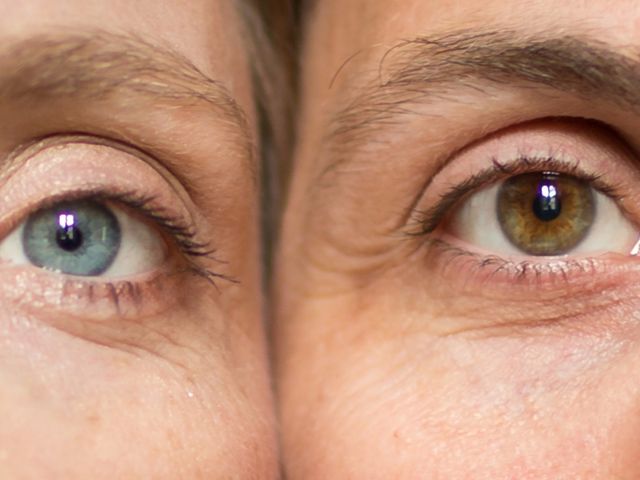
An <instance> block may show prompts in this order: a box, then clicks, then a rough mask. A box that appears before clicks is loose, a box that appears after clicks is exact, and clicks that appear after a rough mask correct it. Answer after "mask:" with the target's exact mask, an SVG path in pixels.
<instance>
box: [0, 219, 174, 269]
mask: <svg viewBox="0 0 640 480" xmlns="http://www.w3.org/2000/svg"><path fill="white" fill-rule="evenodd" d="M109 208H110V209H111V211H112V212H113V214H114V215H115V216H116V218H117V219H118V223H119V224H120V234H121V237H120V247H119V250H118V253H117V254H116V257H115V258H114V260H113V263H112V264H111V266H109V268H108V269H107V271H106V272H104V273H103V274H102V275H100V276H102V277H126V276H130V275H136V274H140V273H145V272H150V271H152V270H154V269H155V268H158V267H159V266H160V265H161V264H162V262H163V261H164V259H165V257H166V255H167V247H166V244H165V243H164V241H163V240H162V238H161V237H160V234H159V233H158V232H156V231H154V230H153V228H151V227H150V226H148V225H146V224H145V223H144V222H141V221H140V220H136V219H134V218H133V217H132V216H131V215H128V214H127V213H125V212H123V211H122V210H120V209H119V208H113V207H109ZM25 223H26V222H22V223H21V224H20V225H19V226H18V227H17V228H15V229H14V230H13V231H12V232H11V233H10V234H9V235H7V236H6V237H5V239H4V240H2V241H0V261H2V262H10V263H12V264H14V265H29V264H31V262H30V260H29V259H28V258H27V256H26V255H25V253H24V248H23V245H22V232H23V230H24V226H25Z"/></svg>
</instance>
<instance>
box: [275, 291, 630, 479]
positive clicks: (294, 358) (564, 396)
mask: <svg viewBox="0 0 640 480" xmlns="http://www.w3.org/2000/svg"><path fill="white" fill-rule="evenodd" d="M307 305H308V307H307V308H305V309H304V311H301V312H300V314H301V315H307V316H306V319H307V320H309V323H308V324H307V325H306V328H300V329H296V331H295V332H294V333H292V336H293V337H295V338H296V342H295V344H294V342H293V341H292V342H289V343H288V346H289V347H290V350H289V351H290V352H292V354H291V355H290V356H289V357H288V359H287V361H286V363H285V364H284V368H282V372H284V374H283V375H282V376H281V378H282V381H281V384H280V394H281V411H282V412H284V417H283V431H285V432H286V435H285V440H284V441H285V443H284V451H285V452H286V462H287V465H288V466H289V468H290V470H289V474H290V476H291V478H318V479H319V478H327V477H332V478H367V479H378V478H379V479H384V478H409V479H413V478H416V479H417V478H425V476H427V477H428V478H468V475H469V473H470V470H469V466H470V465H473V472H474V473H473V478H479V479H485V478H486V479H493V478H526V479H529V478H530V479H541V478H542V479H546V478H548V479H565V478H566V479H570V478H614V477H612V476H613V475H615V474H618V475H623V476H622V477H621V478H635V476H637V475H640V470H638V467H637V465H636V463H635V460H634V459H637V458H638V455H640V449H639V448H638V447H637V445H638V442H637V441H638V439H639V435H638V433H637V432H639V431H640V421H638V420H637V418H638V416H637V411H638V408H639V407H640V402H639V401H638V398H639V393H640V392H639V391H638V390H639V387H638V386H637V382H634V381H631V380H630V379H634V378H636V377H637V375H638V374H640V367H639V366H638V365H640V363H638V360H639V357H640V352H638V351H637V349H634V348H633V338H632V337H631V338H627V339H622V338H618V337H616V338H607V337H606V336H605V335H603V336H595V335H575V336H573V337H571V338H567V336H566V335H564V334H562V333H561V331H560V330H558V331H557V332H555V333H545V334H539V335H537V334H535V333H531V332H530V334H528V335H521V334H519V333H513V334H512V335H510V336H505V335H501V336H495V337H492V336H486V335H484V334H481V335H475V334H463V335H452V336H446V337H434V336H433V335H425V334H422V335H420V334H416V333H412V334H410V335H405V336H403V335H402V334H401V333H398V334H397V335H396V336H395V337H390V336H385V335H379V336H378V335H375V334H369V333H368V332H367V328H366V326H365V325H364V324H365V323H366V324H367V325H379V324H381V323H384V320H383V319H380V318H376V313H375V312H366V313H364V314H362V315H360V316H359V317H355V316H351V315H348V316H345V315H344V312H345V311H346V309H345V308H344V304H342V305H340V306H338V304H337V302H331V301H328V300H323V301H318V302H309V303H308V304H307ZM636 306H637V305H636ZM394 307H395V306H394ZM392 308H393V307H391V308H390V309H392ZM383 310H384V309H383ZM318 311H322V312H323V319H320V318H317V316H315V315H314V312H318ZM378 315H381V316H383V315H384V316H386V318H391V317H389V312H388V311H385V312H379V313H378ZM604 315H607V314H604ZM609 315H610V314H609ZM328 318H331V319H334V321H335V322H336V323H333V321H332V322H330V323H331V325H326V326H325V327H324V328H314V329H311V331H310V327H309V325H318V324H321V321H324V322H325V323H328V322H327V320H326V319H328ZM423 320H424V321H425V322H428V321H429V320H430V319H426V318H425V319H423ZM593 320H594V321H597V320H598V319H596V318H594V319H593ZM394 321H395V322H398V319H397V316H396V319H395V320H394ZM439 321H440V319H439ZM441 321H447V319H446V318H442V319H441ZM602 321H604V322H606V323H608V322H611V321H618V322H623V321H624V319H620V318H617V319H616V318H602ZM338 324H339V325H340V326H341V327H340V329H339V332H340V333H336V330H338V327H337V325H338ZM400 324H401V322H400ZM332 329H335V330H333V331H332ZM637 335H638V332H637V331H636V332H635V336H637ZM383 337H385V338H384V339H383ZM294 345H295V346H294ZM326 352H331V355H327V353H326ZM614 392H615V393H614ZM612 393H614V394H612ZM311 412H312V413H311ZM309 439H314V441H313V442H311V443H310V441H309ZM336 451H340V452H342V453H341V454H340V455H339V456H336V455H335V454H334V452H336Z"/></svg>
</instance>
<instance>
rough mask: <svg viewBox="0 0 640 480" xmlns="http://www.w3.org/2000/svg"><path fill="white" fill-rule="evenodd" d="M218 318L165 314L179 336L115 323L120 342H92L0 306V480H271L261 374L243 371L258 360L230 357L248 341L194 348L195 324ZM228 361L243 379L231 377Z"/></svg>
mask: <svg viewBox="0 0 640 480" xmlns="http://www.w3.org/2000/svg"><path fill="white" fill-rule="evenodd" d="M205 303H206V302H205ZM205 308H206V310H207V312H206V313H205V312H204V310H205ZM214 311H215V307H214V306H213V305H211V304H208V305H203V306H202V310H201V311H198V310H197V309H192V310H191V312H192V313H191V314H186V313H185V312H180V311H175V310H174V311H172V316H171V319H170V322H171V323H173V322H175V323H176V324H177V325H181V326H182V328H181V331H180V332H172V331H171V330H169V329H168V327H167V324H166V320H167V319H166V318H164V317H163V318H159V317H149V318H148V319H147V320H148V321H149V322H150V323H149V324H148V325H145V326H143V327H140V326H139V325H138V327H137V329H136V327H135V326H131V325H129V326H127V325H120V326H119V328H120V329H121V330H123V331H125V330H126V332H127V333H126V334H122V337H126V338H123V339H122V340H123V341H121V342H119V343H108V342H107V341H106V340H104V341H103V342H102V343H99V342H97V340H96V341H95V342H91V341H87V340H86V339H84V338H79V337H76V336H73V335H70V334H69V333H67V332H65V331H62V330H58V329H56V328H54V327H52V326H50V325H48V324H47V323H46V322H42V319H41V318H36V317H33V316H31V315H28V314H26V315H25V314H24V313H21V312H20V311H19V310H15V309H12V308H6V309H5V310H4V311H3V312H2V314H0V325H1V326H2V327H1V328H0V346H1V347H2V348H1V349H2V352H3V353H2V357H3V358H2V368H0V411H3V412H11V414H10V415H6V416H5V417H4V420H3V423H2V429H0V446H1V447H0V458H1V459H2V461H1V462H0V477H2V478H16V475H17V474H18V473H19V475H20V476H21V478H22V476H27V477H29V478H87V477H91V478H97V479H100V478H105V479H106V478H275V476H276V473H275V472H276V469H277V465H276V461H275V458H276V452H275V447H274V445H275V439H274V438H273V430H272V428H273V425H272V422H271V416H270V411H269V409H268V405H269V404H270V398H269V394H268V391H267V389H266V385H264V377H265V375H266V373H265V372H264V371H262V369H261V368H253V369H247V368H246V366H247V365H261V362H263V358H262V356H261V355H260V354H245V355H242V358H235V359H232V358H230V357H231V355H230V354H229V351H227V349H233V350H234V351H235V352H249V351H251V350H252V348H253V349H255V344H254V342H253V341H252V340H251V339H249V338H247V337H246V336H244V335H243V334H242V332H240V331H238V330H237V329H235V328H232V329H230V330H229V332H228V334H229V335H233V336H234V339H233V345H226V346H224V347H223V346H222V344H221V342H220V335H219V333H220V332H219V331H218V332H214V331H212V329H210V330H211V331H206V330H203V329H202V328H199V329H198V330H197V333H198V334H199V337H200V338H201V342H198V343H196V342H194V341H193V338H194V335H195V334H196V331H195V329H194V328H193V327H194V325H198V324H199V325H201V324H202V323H203V322H210V321H211V315H212V312H214ZM151 325H153V326H151ZM85 327H86V328H88V329H93V328H94V327H93V326H88V325H85ZM77 328H79V327H77ZM189 330H194V331H189ZM94 334H95V331H94ZM125 340H128V341H125ZM236 356H238V355H237V353H236ZM78 359H82V361H79V360H78ZM235 362H239V363H241V364H242V365H243V366H244V367H245V370H246V371H244V372H243V373H242V374H236V373H235V372H237V371H238V365H236V364H235ZM247 385H251V386H252V387H251V388H247ZM240 392H243V393H242V394H241V393H240ZM72 448H81V449H82V455H80V456H78V455H72V454H71V453H70V449H72ZM150 452H152V453H153V457H154V458H156V459H157V461H153V462H150V461H148V455H149V453H150ZM145 458H146V459H147V460H143V459H145ZM160 460H161V461H160ZM89 472H90V473H89Z"/></svg>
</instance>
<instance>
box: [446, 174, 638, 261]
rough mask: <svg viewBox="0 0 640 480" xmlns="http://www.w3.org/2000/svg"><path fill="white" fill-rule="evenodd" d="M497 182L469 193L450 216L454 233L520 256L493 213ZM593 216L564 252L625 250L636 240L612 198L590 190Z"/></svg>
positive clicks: (489, 248)
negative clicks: (578, 238)
mask: <svg viewBox="0 0 640 480" xmlns="http://www.w3.org/2000/svg"><path fill="white" fill-rule="evenodd" d="M500 186H501V184H496V185H492V186H491V187H488V188H486V189H483V190H480V191H479V192H477V193H474V194H473V195H471V196H470V197H469V198H468V199H467V200H466V201H465V202H464V204H463V205H462V207H461V208H460V209H459V210H458V212H457V214H456V216H455V217H454V218H453V219H452V229H453V233H454V234H455V236H457V237H458V238H460V240H463V241H464V242H467V243H470V244H472V245H475V246H477V247H479V248H481V249H483V250H487V251H490V252H494V253H496V254H498V255H504V256H520V257H521V256H524V255H527V254H526V252H523V251H521V250H520V249H518V248H517V247H516V246H515V245H513V244H512V243H511V241H510V240H509V239H508V238H507V237H506V235H505V234H504V232H503V231H502V227H501V226H500V222H499V221H498V215H497V203H498V192H499V189H500ZM593 194H594V200H595V216H594V221H593V224H592V225H591V228H590V229H589V231H588V232H587V235H586V237H585V238H584V239H583V240H582V241H581V242H580V243H579V244H578V245H577V246H576V247H575V248H574V249H573V250H571V251H569V252H566V254H567V255H569V254H571V255H575V254H585V253H590V254H595V253H605V252H615V253H622V254H629V253H631V250H632V249H633V247H634V245H635V243H636V242H637V241H638V235H639V233H638V230H637V228H636V227H634V226H633V224H632V223H631V222H630V221H629V220H627V218H625V216H624V215H623V214H622V211H621V210H620V208H619V207H618V206H617V205H616V203H615V201H614V200H612V199H611V198H610V197H608V196H607V195H604V194H603V193H600V192H598V191H597V190H594V191H593Z"/></svg>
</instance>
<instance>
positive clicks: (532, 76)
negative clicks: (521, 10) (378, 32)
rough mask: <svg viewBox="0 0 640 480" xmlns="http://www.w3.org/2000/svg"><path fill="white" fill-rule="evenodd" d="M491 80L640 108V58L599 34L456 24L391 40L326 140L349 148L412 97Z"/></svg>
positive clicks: (415, 100) (451, 92)
mask: <svg viewBox="0 0 640 480" xmlns="http://www.w3.org/2000/svg"><path fill="white" fill-rule="evenodd" d="M488 84H493V85H501V84H502V85H508V86H510V87H512V88H517V87H519V86H523V87H526V88H531V87H532V86H534V87H535V86H536V85H538V86H541V87H545V88H547V89H553V90H556V91H561V92H566V93H569V94H572V95H576V96H578V97H582V98H584V99H586V100H587V101H589V100H591V99H593V98H598V99H601V100H605V101H608V102H611V103H612V104H614V105H617V106H618V107H620V108H623V109H626V110H634V111H639V110H640V88H638V85H640V62H639V61H638V59H636V58H631V57H629V56H626V55H623V54H621V53H619V52H618V51H617V49H615V50H614V48H613V47H612V46H608V45H607V44H606V43H604V42H600V41H597V40H594V39H591V38H582V37H576V36H561V37H557V36H555V37H554V36H553V34H552V33H548V34H546V35H545V34H538V35H537V36H525V35H523V34H522V33H519V32H515V31H500V32H497V31H486V32H470V31H461V32H454V33H450V34H447V35H444V36H439V37H418V38H415V39H412V40H406V41H403V42H401V43H399V44H398V45H396V46H394V47H393V48H391V49H390V50H389V51H388V52H387V54H386V55H385V56H384V58H383V59H382V61H381V64H380V76H379V78H378V79H377V80H376V81H375V82H373V83H372V84H370V85H368V86H365V87H364V88H363V89H362V90H360V91H359V92H358V94H357V95H355V96H354V97H353V98H352V99H350V101H349V102H348V103H347V105H346V106H344V107H342V108H340V109H339V110H338V111H337V112H335V114H334V115H333V116H332V119H331V124H330V126H329V130H328V138H327V144H328V145H330V146H331V147H332V148H339V149H340V148H342V147H345V146H346V147H347V148H349V147H351V148H354V147H355V146H357V145H359V144H361V143H366V142H367V141H368V140H369V139H371V138H372V136H375V134H376V133H378V132H380V131H381V129H384V128H385V127H386V126H388V125H389V124H392V123H397V122H398V121H399V118H401V117H402V116H403V115H406V114H407V113H411V106H413V105H416V104H420V103H427V102H436V101H438V99H439V98H444V97H446V98H447V99H453V100H454V101H455V96H456V92H460V91H461V89H462V88H471V89H475V90H478V92H479V93H478V94H479V95H480V96H481V95H482V88H483V86H487V85H488Z"/></svg>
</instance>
